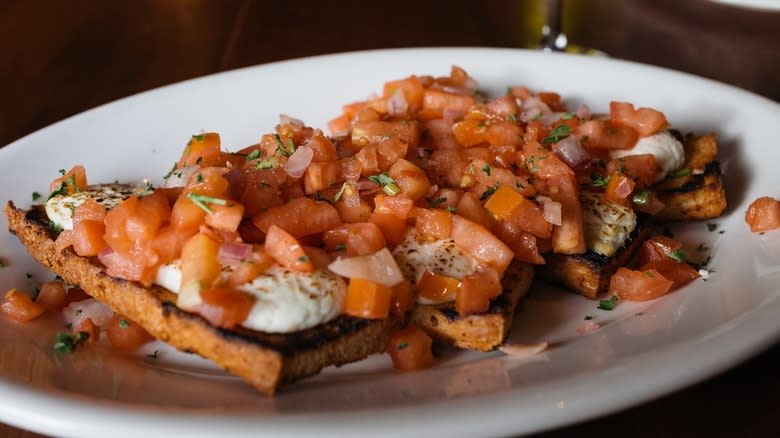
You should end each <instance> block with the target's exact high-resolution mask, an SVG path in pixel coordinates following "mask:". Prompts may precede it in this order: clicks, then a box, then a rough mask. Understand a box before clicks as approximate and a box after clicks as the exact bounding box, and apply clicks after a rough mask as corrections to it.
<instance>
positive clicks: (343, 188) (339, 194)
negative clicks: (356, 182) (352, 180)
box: [333, 181, 350, 202]
mask: <svg viewBox="0 0 780 438" xmlns="http://www.w3.org/2000/svg"><path fill="white" fill-rule="evenodd" d="M347 187H350V185H349V181H344V184H342V185H341V188H340V189H339V191H338V192H336V195H335V196H334V197H333V202H339V199H341V197H342V196H343V195H344V192H345V191H346V190H347Z"/></svg>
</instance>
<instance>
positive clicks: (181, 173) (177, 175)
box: [164, 165, 200, 187]
mask: <svg viewBox="0 0 780 438" xmlns="http://www.w3.org/2000/svg"><path fill="white" fill-rule="evenodd" d="M198 169H200V166H195V165H193V166H185V167H182V168H181V169H177V170H174V171H173V172H171V174H170V176H168V178H167V179H166V180H165V184H164V187H186V186H187V181H189V179H190V177H191V176H192V174H193V173H195V171H196V170H198Z"/></svg>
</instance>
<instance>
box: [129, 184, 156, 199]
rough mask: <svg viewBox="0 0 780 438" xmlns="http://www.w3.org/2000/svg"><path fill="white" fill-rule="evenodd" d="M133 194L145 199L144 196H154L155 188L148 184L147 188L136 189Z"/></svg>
mask: <svg viewBox="0 0 780 438" xmlns="http://www.w3.org/2000/svg"><path fill="white" fill-rule="evenodd" d="M133 194H134V195H136V196H138V197H139V198H143V197H144V196H149V195H151V194H154V186H153V185H152V183H146V186H145V187H143V188H141V187H136V189H135V190H133Z"/></svg>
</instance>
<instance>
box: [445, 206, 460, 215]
mask: <svg viewBox="0 0 780 438" xmlns="http://www.w3.org/2000/svg"><path fill="white" fill-rule="evenodd" d="M447 211H449V212H450V213H455V212H456V211H458V209H457V208H456V207H455V206H454V205H448V206H447Z"/></svg>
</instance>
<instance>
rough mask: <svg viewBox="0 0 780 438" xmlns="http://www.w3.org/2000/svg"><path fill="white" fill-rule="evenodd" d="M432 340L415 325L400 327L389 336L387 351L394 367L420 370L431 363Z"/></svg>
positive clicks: (405, 369)
mask: <svg viewBox="0 0 780 438" xmlns="http://www.w3.org/2000/svg"><path fill="white" fill-rule="evenodd" d="M432 345H433V340H432V339H431V337H430V336H428V334H427V333H425V332H424V331H423V330H422V329H421V328H419V327H417V326H413V325H412V326H409V327H405V328H403V329H400V330H398V331H396V332H395V333H393V334H392V335H391V336H390V342H389V343H388V345H387V352H388V353H389V354H390V358H391V359H392V360H393V366H394V367H395V368H396V369H399V370H404V371H413V370H422V369H425V368H430V367H431V366H432V365H433V351H432V350H431V346H432Z"/></svg>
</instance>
